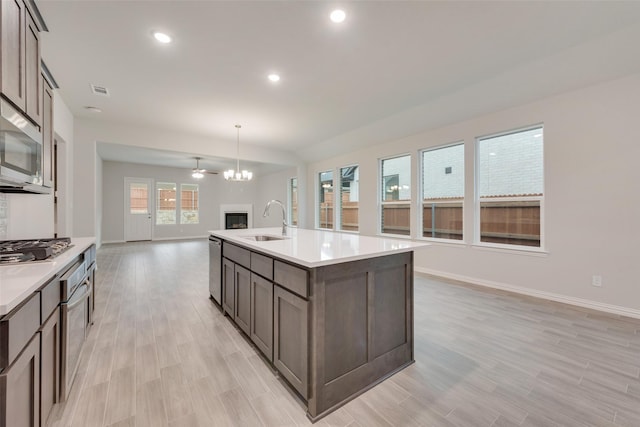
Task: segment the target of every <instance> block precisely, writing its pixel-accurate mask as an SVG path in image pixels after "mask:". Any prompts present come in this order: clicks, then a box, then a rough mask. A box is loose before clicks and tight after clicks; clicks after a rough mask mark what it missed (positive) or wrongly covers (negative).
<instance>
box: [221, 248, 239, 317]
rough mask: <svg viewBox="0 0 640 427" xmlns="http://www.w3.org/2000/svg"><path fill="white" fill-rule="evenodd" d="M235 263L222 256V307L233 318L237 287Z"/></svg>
mask: <svg viewBox="0 0 640 427" xmlns="http://www.w3.org/2000/svg"><path fill="white" fill-rule="evenodd" d="M234 267H235V264H234V263H233V262H231V261H229V260H228V259H226V258H222V308H223V309H224V312H225V313H227V314H228V315H229V316H231V318H232V319H233V318H234V316H235V307H236V304H235V297H236V287H235V278H234V270H235V268H234Z"/></svg>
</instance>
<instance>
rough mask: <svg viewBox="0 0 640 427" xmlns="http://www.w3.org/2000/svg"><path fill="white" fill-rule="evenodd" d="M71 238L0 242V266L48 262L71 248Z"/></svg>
mask: <svg viewBox="0 0 640 427" xmlns="http://www.w3.org/2000/svg"><path fill="white" fill-rule="evenodd" d="M71 246H72V245H71V238H69V237H61V238H56V239H37V240H3V241H0V264H15V263H19V262H37V261H48V260H50V259H51V258H53V257H55V256H57V255H60V254H61V253H63V252H64V251H66V250H67V249H69V248H71Z"/></svg>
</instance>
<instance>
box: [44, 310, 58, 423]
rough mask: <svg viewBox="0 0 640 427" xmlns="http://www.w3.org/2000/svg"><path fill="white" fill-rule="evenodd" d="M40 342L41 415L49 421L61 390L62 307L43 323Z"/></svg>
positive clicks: (45, 420)
mask: <svg viewBox="0 0 640 427" xmlns="http://www.w3.org/2000/svg"><path fill="white" fill-rule="evenodd" d="M40 336H41V342H40V357H41V362H42V365H41V366H42V370H41V371H40V417H41V419H42V424H41V425H42V426H44V425H45V424H46V422H47V418H48V417H49V414H50V413H51V409H52V408H53V404H54V403H57V402H58V399H59V394H58V391H59V390H60V309H59V308H56V310H55V311H54V312H53V314H52V315H51V317H49V320H47V321H46V322H45V324H44V325H42V328H41V332H40Z"/></svg>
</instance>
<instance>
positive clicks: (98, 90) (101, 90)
mask: <svg viewBox="0 0 640 427" xmlns="http://www.w3.org/2000/svg"><path fill="white" fill-rule="evenodd" d="M91 92H93V93H94V94H95V95H100V96H109V90H108V89H107V88H106V87H103V86H97V85H91Z"/></svg>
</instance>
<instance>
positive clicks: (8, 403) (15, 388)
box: [0, 334, 40, 427]
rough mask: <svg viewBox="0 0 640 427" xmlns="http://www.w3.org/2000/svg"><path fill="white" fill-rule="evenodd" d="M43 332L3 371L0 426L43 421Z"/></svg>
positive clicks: (27, 425) (31, 425)
mask: <svg viewBox="0 0 640 427" xmlns="http://www.w3.org/2000/svg"><path fill="white" fill-rule="evenodd" d="M39 401H40V336H39V334H36V335H34V337H33V338H32V339H31V341H30V342H29V344H28V345H27V346H26V347H25V348H24V350H23V351H22V353H21V354H20V356H18V358H17V359H16V360H15V361H14V362H13V364H12V365H11V366H9V368H7V370H5V371H3V372H2V374H0V402H1V403H2V405H3V407H2V411H0V427H35V426H39V425H40V403H39Z"/></svg>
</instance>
